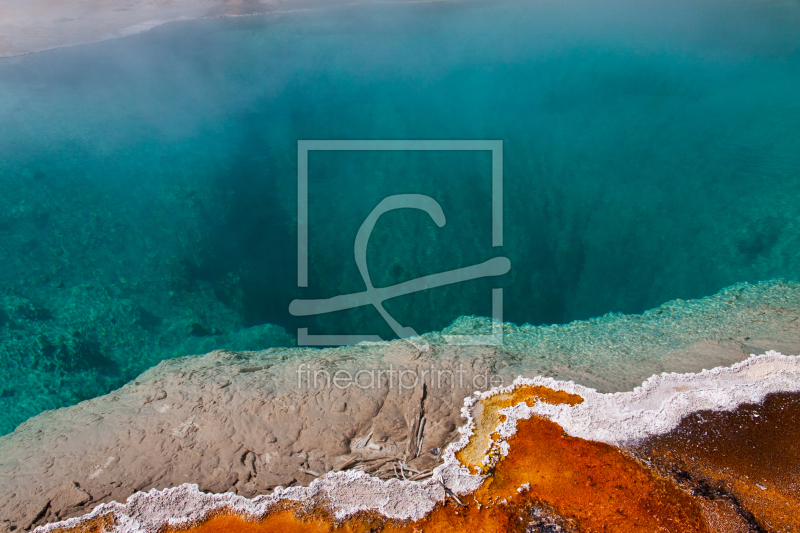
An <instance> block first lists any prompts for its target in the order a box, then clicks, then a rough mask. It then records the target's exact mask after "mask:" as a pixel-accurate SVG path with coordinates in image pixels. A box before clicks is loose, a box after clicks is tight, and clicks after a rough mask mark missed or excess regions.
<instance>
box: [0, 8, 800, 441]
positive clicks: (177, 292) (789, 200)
mask: <svg viewBox="0 0 800 533" xmlns="http://www.w3.org/2000/svg"><path fill="white" fill-rule="evenodd" d="M798 94H800V3H798V2H797V1H782V2H762V1H718V0H696V1H680V2H663V1H645V2H641V1H638V2H627V1H622V0H616V1H613V2H608V1H602V2H601V1H584V0H569V1H558V2H555V1H537V2H497V3H491V4H489V3H483V2H463V3H433V4H411V5H403V4H383V5H360V6H351V7H348V8H342V9H322V10H318V11H308V12H298V13H285V14H277V15H270V16H264V17H262V16H258V17H248V18H236V19H216V20H203V21H192V22H180V23H170V24H166V25H164V26H161V27H158V28H155V29H154V30H151V31H149V32H146V33H144V34H141V35H136V36H133V37H128V38H124V39H118V40H113V41H107V42H103V43H99V44H94V45H87V46H79V47H73V48H67V49H60V50H53V51H50V52H45V53H38V54H32V55H28V56H21V57H18V58H9V59H3V60H0V339H2V360H3V365H2V366H3V368H2V369H1V370H0V381H1V382H2V383H0V404H2V407H3V409H2V410H3V413H4V414H3V416H2V420H0V432H8V431H10V430H12V429H13V427H14V426H15V425H16V424H18V423H19V422H21V421H23V420H25V419H26V418H27V417H29V416H32V415H35V414H37V413H39V412H41V411H42V410H43V409H49V408H55V407H60V406H64V405H69V404H72V403H75V402H77V401H80V400H81V399H85V398H89V397H93V396H96V395H98V394H102V393H104V392H107V391H108V390H111V389H112V388H114V387H117V386H119V385H120V384H122V383H124V382H125V381H127V380H129V379H132V378H133V377H134V376H135V375H136V374H137V373H139V372H141V371H142V370H143V369H145V368H147V367H149V366H152V365H153V364H156V363H157V362H158V361H160V360H162V359H164V358H167V357H175V356H181V355H187V354H192V353H203V352H206V351H209V350H212V349H215V348H231V349H240V350H246V349H253V350H254V349H259V348H264V347H268V346H279V345H291V344H292V343H293V342H294V339H293V336H294V334H295V332H296V328H298V327H308V328H309V331H310V332H311V333H335V334H377V335H381V336H383V337H384V338H391V337H392V335H393V333H392V331H391V329H390V328H389V326H388V325H387V324H386V323H385V322H384V321H383V319H381V317H380V316H379V314H378V312H377V311H376V310H375V309H374V308H372V307H362V308H359V309H354V310H349V311H341V312H338V313H333V314H330V315H322V316H319V317H316V318H313V317H312V318H298V317H293V316H291V315H290V314H289V313H288V305H289V302H290V301H291V300H292V299H294V298H322V297H331V296H335V295H337V294H343V293H350V292H358V291H361V290H363V289H364V285H363V281H362V280H361V277H360V276H359V274H358V270H357V268H356V265H355V261H354V258H353V239H354V237H355V233H356V231H357V230H358V227H359V226H360V224H361V223H362V222H363V220H364V218H365V217H366V216H367V214H369V212H370V211H371V210H372V209H373V208H374V207H375V205H376V204H377V203H378V202H379V201H380V200H381V199H382V198H384V197H386V196H388V195H390V194H399V193H419V194H426V195H429V196H431V197H433V198H434V199H436V200H437V201H438V202H439V203H440V205H441V206H442V208H443V210H444V213H445V215H446V217H447V224H446V225H445V226H444V227H443V228H437V227H436V226H435V225H434V224H433V222H432V221H431V220H430V218H428V216H427V215H425V214H424V213H422V212H420V211H410V210H404V211H395V212H392V213H389V214H387V215H385V216H384V217H382V218H381V220H380V222H379V223H378V226H377V227H376V230H375V232H374V233H373V235H372V238H371V240H370V247H369V250H368V264H369V269H370V274H371V276H372V279H373V282H374V284H375V285H376V286H378V287H381V286H386V285H391V284H394V283H397V282H400V281H405V280H408V279H412V278H416V277H419V276H423V275H427V274H431V273H435V272H440V271H444V270H449V269H453V268H459V267H465V266H468V265H471V264H475V263H479V262H481V261H484V260H486V259H489V258H491V257H494V256H497V255H505V256H507V257H508V258H510V259H511V262H512V270H511V272H510V273H509V274H506V275H505V276H503V277H501V278H496V279H483V280H478V281H473V282H469V283H464V284H460V285H452V286H447V287H442V288H438V289H433V290H429V291H424V292H419V293H416V294H412V295H407V296H403V297H400V298H397V299H395V300H391V301H387V302H386V304H385V305H386V309H387V310H388V311H389V312H390V313H391V314H392V316H393V317H394V318H396V319H397V320H398V321H399V322H400V323H401V324H402V325H404V326H411V327H413V328H415V329H416V331H418V332H420V333H422V332H425V331H433V330H439V329H442V328H444V327H446V326H447V325H449V324H450V323H451V322H452V321H453V320H454V319H456V318H457V317H458V316H460V315H469V314H476V315H484V316H486V315H489V314H490V313H491V298H490V289H491V288H492V287H503V288H504V300H505V302H504V304H505V305H504V318H505V320H507V321H512V322H516V323H525V322H528V323H532V324H550V323H566V322H569V321H572V320H576V319H585V318H589V317H594V316H599V315H603V314H605V313H608V312H623V313H637V312H642V311H644V310H646V309H648V308H652V307H655V306H657V305H659V304H661V303H662V302H665V301H667V300H671V299H675V298H684V299H686V298H698V297H702V296H706V295H709V294H713V293H715V292H717V291H718V290H720V289H721V288H723V287H726V286H729V285H732V284H734V283H736V282H740V281H758V280H765V279H773V278H788V279H797V278H798V273H800V237H799V236H798V229H800V204H798V201H797V199H798V196H800V135H798V132H800V99H798V98H797V95H798ZM298 139H500V140H502V141H503V143H504V160H505V165H504V184H505V215H504V219H505V235H504V246H503V247H502V248H494V249H493V248H492V247H491V183H490V177H491V157H490V155H489V154H488V153H487V152H472V153H465V152H394V153H390V152H371V153H366V152H315V153H312V155H311V156H310V159H309V287H308V288H307V289H298V288H297V273H296V269H297V250H296V239H297V234H296V220H297V219H296V217H297V212H296V209H297V204H296V202H297V191H296V187H297V182H296V178H297V141H298ZM275 326H280V327H283V328H286V330H287V332H284V331H283V330H281V329H280V327H275Z"/></svg>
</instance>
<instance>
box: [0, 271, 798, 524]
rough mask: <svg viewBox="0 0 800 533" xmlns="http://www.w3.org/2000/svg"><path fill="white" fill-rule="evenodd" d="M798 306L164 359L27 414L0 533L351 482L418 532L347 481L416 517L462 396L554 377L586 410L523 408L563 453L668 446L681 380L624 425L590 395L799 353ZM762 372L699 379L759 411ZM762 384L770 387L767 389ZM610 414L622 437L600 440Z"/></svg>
mask: <svg viewBox="0 0 800 533" xmlns="http://www.w3.org/2000/svg"><path fill="white" fill-rule="evenodd" d="M797 292H798V291H797V287H795V286H794V285H790V284H781V283H777V284H770V285H759V286H744V287H738V288H735V289H730V290H726V291H723V292H721V293H720V294H718V295H715V296H714V297H710V298H706V299H703V300H698V301H693V302H677V303H676V302H670V303H668V304H665V305H664V306H662V307H661V308H659V309H656V310H653V311H648V312H647V313H645V314H644V315H632V316H614V317H611V318H603V319H595V320H592V321H587V322H580V323H573V324H570V325H566V326H551V327H529V326H523V327H516V326H513V325H507V326H506V333H507V335H506V343H505V344H504V345H502V346H495V347H492V346H454V345H447V344H444V340H445V338H444V337H443V336H442V335H440V334H432V335H427V336H426V339H427V340H428V341H429V343H430V344H429V345H428V349H419V348H418V347H416V346H414V345H412V344H410V343H408V342H406V341H395V342H392V343H388V344H373V345H359V346H351V347H342V348H337V349H327V350H316V349H300V348H288V349H283V348H281V349H271V350H267V351H262V352H246V353H234V352H223V351H217V352H212V353H209V354H206V355H201V356H190V357H184V358H180V359H174V360H170V361H165V362H163V363H161V364H159V365H158V366H156V367H154V368H152V369H150V370H148V371H147V372H145V373H144V374H142V375H141V376H140V377H139V378H137V379H136V380H135V381H134V382H131V383H129V384H127V385H126V386H124V387H122V388H121V389H119V390H117V391H115V392H113V393H111V394H109V395H106V396H103V397H100V398H96V399H93V400H89V401H85V402H82V403H80V404H78V405H76V406H73V407H69V408H64V409H59V410H57V411H49V412H45V413H42V414H41V415H39V416H37V417H34V418H32V419H30V420H29V421H27V422H26V423H24V424H22V425H21V426H20V427H18V428H17V430H16V431H15V432H14V433H12V434H10V435H7V436H5V437H2V438H0V494H2V495H3V500H4V502H3V505H2V506H0V531H14V530H20V529H31V528H32V527H35V526H40V525H43V524H46V523H53V522H57V521H59V520H64V519H66V518H69V517H77V516H80V515H84V514H85V513H87V512H89V511H91V510H92V509H93V508H95V507H96V506H97V505H98V504H101V503H107V502H112V501H117V502H125V501H126V500H127V499H128V498H129V497H130V496H132V495H133V494H134V493H136V492H139V491H150V490H151V489H158V490H162V489H166V488H170V487H179V486H181V485H183V484H186V483H193V484H197V486H198V488H199V490H200V491H202V492H207V493H217V494H221V493H231V495H229V497H233V496H234V495H241V496H243V497H247V498H252V497H255V496H258V495H269V496H270V497H277V496H279V495H280V494H282V493H283V491H300V492H297V493H296V494H297V495H298V496H297V498H299V499H302V495H303V494H306V493H304V492H302V490H305V489H302V487H307V486H309V485H310V484H311V483H312V482H313V481H314V480H316V479H318V478H320V477H324V476H325V474H326V473H328V472H332V471H333V472H340V473H338V474H333V475H334V476H344V477H346V478H347V479H351V478H352V479H351V481H353V482H356V481H357V483H356V485H351V486H357V485H358V486H361V485H363V486H361V488H360V489H359V490H360V491H361V492H366V493H375V492H379V493H382V494H383V498H384V499H383V500H382V501H383V504H381V505H378V506H377V507H375V509H376V510H378V511H380V512H382V513H383V514H385V515H387V516H397V517H402V516H406V517H409V518H416V517H417V514H418V513H419V512H421V511H420V510H424V508H423V507H420V508H419V509H417V510H414V509H413V508H409V507H403V506H402V505H400V504H399V503H398V501H397V500H396V498H394V497H393V495H392V491H388V492H387V491H385V490H383V489H381V490H377V489H376V487H378V486H377V485H376V486H373V485H374V483H375V482H376V481H375V479H372V478H366V476H363V474H362V473H361V472H366V473H368V474H370V475H371V476H373V478H377V479H382V480H390V479H393V478H394V479H398V480H404V479H409V480H415V479H417V480H419V481H422V482H423V484H422V485H418V486H417V487H416V488H414V489H413V490H414V491H417V490H421V491H423V492H424V493H425V494H426V496H425V497H424V498H423V499H424V500H427V501H428V502H430V505H433V504H434V503H435V502H437V501H440V500H441V499H442V498H444V492H443V490H444V489H442V487H441V484H439V485H437V484H436V483H438V481H436V480H435V479H434V478H433V476H432V472H431V471H432V470H433V469H434V468H436V467H437V465H442V464H443V462H444V461H445V459H446V457H447V454H448V453H450V454H452V450H451V451H450V452H448V451H447V450H448V448H447V446H448V444H450V443H453V442H456V441H458V440H459V439H462V438H463V435H462V434H461V433H459V428H462V429H463V427H464V423H465V420H464V418H463V417H462V414H466V413H462V409H463V408H464V399H465V398H473V399H474V398H475V397H474V396H473V393H474V392H475V391H476V390H477V391H486V390H488V389H489V388H490V387H491V386H492V385H495V386H496V385H504V386H508V385H510V384H511V383H512V382H514V380H515V379H517V378H518V377H519V376H523V377H526V378H535V379H537V380H545V381H547V383H545V382H544V381H543V382H542V383H538V382H537V383H538V384H539V385H547V386H549V387H551V388H553V387H555V388H556V389H559V390H566V389H564V387H567V385H564V386H563V387H562V386H558V387H556V385H555V384H554V383H555V382H554V379H557V380H560V382H559V383H567V382H570V381H571V382H573V383H572V384H569V385H568V387H572V389H570V390H569V391H567V392H570V391H571V392H572V393H576V394H579V395H581V396H582V397H585V398H586V399H587V400H588V401H587V405H589V404H591V405H602V409H601V410H600V411H598V410H597V409H594V410H592V409H589V408H588V407H587V406H583V407H582V406H581V405H577V406H575V408H574V409H573V410H570V409H567V407H566V406H564V405H556V404H548V403H546V402H544V403H542V402H540V403H537V404H535V405H534V406H531V407H529V408H526V409H529V410H530V413H529V415H531V414H537V415H540V416H545V417H551V418H552V419H553V420H554V421H555V422H557V423H558V424H563V425H564V429H565V430H566V432H567V433H568V434H574V435H577V437H570V438H579V437H585V438H589V439H594V440H595V441H598V444H600V441H603V442H605V443H613V444H617V443H625V442H628V441H630V440H631V432H633V433H632V434H633V436H634V437H642V436H646V435H649V434H653V433H658V432H659V431H660V432H663V431H669V430H670V429H671V428H674V427H675V426H676V425H677V424H678V423H679V422H680V418H681V416H683V414H682V413H684V411H686V408H687V406H688V412H692V411H693V410H697V409H701V410H702V409H716V408H718V407H715V405H711V404H709V403H708V401H709V397H708V396H707V395H704V393H703V392H702V390H700V391H698V390H694V389H692V385H691V383H688V384H684V385H683V386H684V387H688V389H686V390H687V391H688V392H686V394H683V395H682V396H680V397H678V399H673V400H670V401H672V402H678V403H675V404H674V407H676V409H677V410H673V411H674V412H673V414H672V415H670V416H667V417H655V418H654V417H652V416H651V415H648V414H647V413H645V414H644V415H642V416H640V417H638V418H635V420H634V419H633V418H630V412H627V411H626V409H625V407H624V405H622V404H621V403H619V401H620V400H621V399H624V398H622V397H621V396H620V395H603V394H600V393H612V392H615V391H631V390H632V389H634V387H638V386H641V385H642V383H643V382H644V381H645V380H648V378H650V377H651V376H654V375H658V374H661V373H662V372H681V373H685V372H700V371H701V370H703V369H706V368H715V367H728V366H730V365H733V364H735V363H737V362H741V361H744V360H746V359H747V358H748V357H749V355H750V354H760V353H764V352H766V351H767V350H770V349H776V350H779V351H781V352H782V353H800V334H799V333H800V332H799V330H798V328H800V320H798V306H797V305H795V302H794V300H795V299H796V298H797ZM762 300H764V301H762ZM735 302H740V303H741V302H744V305H740V304H738V303H735ZM770 302H772V303H770ZM712 318H713V320H712ZM687 324H688V325H691V324H696V326H695V327H691V326H689V327H687ZM712 324H713V326H712ZM481 325H482V322H481V320H480V319H470V318H464V319H461V320H459V321H457V322H456V324H454V326H453V327H452V328H449V330H446V332H444V333H449V334H454V333H461V334H463V333H465V332H469V331H473V330H476V329H480V327H481ZM582 355H583V357H582ZM781 361H782V360H781ZM774 363H775V364H774V365H773V366H774V367H775V368H772V370H770V371H769V372H766V374H765V373H764V372H762V371H763V370H764V368H765V367H764V366H758V367H752V368H751V367H750V366H748V364H749V363H746V364H744V366H743V367H742V368H741V369H740V370H737V371H736V372H735V373H734V374H735V375H734V374H730V371H723V370H715V371H713V372H710V373H707V374H708V376H707V377H708V379H710V380H711V381H709V383H712V382H713V385H714V387H722V389H724V390H727V391H728V393H729V395H728V396H726V397H725V398H723V400H724V401H725V402H728V403H729V404H731V405H734V404H736V403H737V402H751V401H760V397H759V394H761V392H759V391H757V390H755V389H748V386H746V383H745V384H744V385H743V383H744V381H747V380H757V379H768V378H769V375H770V372H773V371H774V372H778V373H780V372H783V370H781V368H782V367H781V368H779V367H780V365H781V364H783V363H780V361H778V362H774ZM737 368H738V367H737ZM784 370H785V369H784ZM379 371H380V372H383V374H382V375H378V372H379ZM390 371H391V372H394V374H391V376H392V377H391V380H392V382H391V383H389V379H390V378H389V374H387V372H390ZM337 372H340V374H339V375H340V376H345V375H349V376H351V377H356V378H357V379H358V380H359V385H358V386H355V385H353V384H352V383H350V385H349V386H343V385H347V381H346V380H345V381H341V380H340V382H339V385H340V386H336V385H335V384H334V382H333V381H334V380H333V378H334V377H335V376H336V375H337V374H336V373H337ZM342 372H344V373H349V374H342ZM358 372H361V374H358ZM726 372H727V373H726ZM759 372H761V374H759ZM401 373H404V374H402V376H401ZM357 374H358V375H357ZM704 375H705V374H704ZM781 375H783V376H784V378H782V379H784V381H785V378H786V374H785V373H784V374H781ZM325 376H331V378H332V379H331V382H328V381H326V377H325ZM376 376H377V377H378V379H375V378H376ZM537 376H539V377H537ZM737 376H739V377H737ZM742 376H744V377H742ZM314 377H316V378H317V380H318V382H317V384H316V386H314V383H313V379H314ZM739 378H741V379H743V380H744V381H742V383H740V382H739V381H737V379H739ZM400 379H402V380H403V381H402V386H401V385H400V384H399V382H398V381H399V380H400ZM741 379H740V381H741ZM676 380H677V381H680V378H675V377H669V376H657V377H655V378H653V379H650V380H649V381H648V382H647V384H646V385H645V387H643V388H641V389H638V392H634V393H628V394H632V395H633V396H632V397H631V398H633V399H635V400H636V401H637V402H639V403H638V404H637V405H638V406H639V407H637V409H638V408H641V409H643V410H644V411H649V412H651V413H652V412H656V411H657V410H656V411H653V410H652V409H651V408H652V407H653V406H649V407H648V405H649V404H648V402H650V401H651V400H652V399H653V398H657V400H652V401H654V402H655V403H659V402H663V401H665V398H666V399H669V398H672V396H670V394H668V392H669V390H673V389H675V387H676V385H675V383H674V382H676ZM690 381H691V380H690ZM790 381H791V380H790ZM771 382H773V384H774V385H775V386H777V387H778V388H781V387H782V385H781V384H782V383H783V381H780V380H778V381H775V380H772V381H771ZM578 384H580V385H578ZM679 385H680V384H679ZM590 388H591V389H595V390H596V392H595V391H592V390H590ZM784 388H785V387H784ZM573 389H574V390H573ZM759 390H760V389H759ZM642 391H644V393H643V392H642ZM648 391H649V392H648ZM665 391H666V392H665ZM748 391H749V392H748ZM762 392H763V391H762ZM772 392H774V391H772ZM728 393H726V394H728ZM623 396H624V395H623ZM761 396H763V394H761ZM615 398H616V399H615ZM625 398H627V396H625ZM714 398H717V397H716V396H713V395H712V399H714ZM470 401H474V400H470ZM604 402H605V403H604ZM681 402H683V403H681ZM623 403H624V402H623ZM659 405H660V403H659ZM670 405H671V404H670ZM726 405H727V404H726ZM681 409H684V411H681ZM675 413H677V414H675ZM626 416H628V417H629V418H630V420H628V421H627V422H625V423H624V424H623V427H624V428H625V429H626V431H627V433H626V432H621V433H620V432H614V431H611V430H609V429H608V427H613V426H614V424H617V425H619V424H620V420H623V421H624V420H625V417H626ZM648 417H650V418H648ZM631 420H633V421H634V422H636V423H635V424H634V423H630V422H631ZM587 421H589V422H591V423H590V424H589V425H586V422H587ZM664 421H667V423H666V425H665V422H664ZM555 422H551V424H553V425H554V426H555ZM609 424H610V426H609ZM555 427H558V426H555ZM652 428H656V429H658V431H651V430H652ZM568 436H569V435H568ZM615 439H616V440H615ZM603 446H612V445H611V444H603ZM451 466H453V465H452V464H451ZM467 474H468V475H466V476H465V475H464V472H460V471H458V469H456V470H449V471H440V472H439V475H438V480H439V481H444V482H445V484H447V486H448V487H449V488H450V489H451V490H453V491H454V492H455V493H459V492H461V491H462V490H464V491H469V490H472V489H474V487H475V483H478V482H479V479H478V478H477V477H474V475H475V474H474V473H469V472H467ZM471 476H472V477H471ZM344 477H343V478H342V479H344ZM320 483H323V484H330V483H333V484H334V485H335V486H341V484H340V483H338V482H337V481H336V479H335V477H334V478H331V477H328V478H325V479H324V480H320V481H319V482H318V484H317V485H316V488H315V489H314V490H317V491H323V492H325V491H328V492H329V493H330V491H329V490H328V489H329V488H330V487H328V486H327V485H324V486H323V485H320ZM397 483H399V481H398V482H397ZM426 483H427V484H426ZM359 484H361V485H359ZM278 486H280V487H283V488H281V489H278V490H276V487H278ZM380 486H381V487H382V486H383V485H380ZM325 487H328V488H325ZM378 488H379V487H378ZM323 489H325V490H323ZM181 490H186V489H181ZM381 491H383V492H381ZM276 493H278V494H277V495H276ZM338 494H339V496H337V497H340V498H342V499H341V501H342V502H347V501H350V502H351V503H352V502H353V501H355V500H353V498H354V497H355V496H353V494H348V493H341V492H340V493H338ZM415 494H416V493H415ZM356 496H357V495H356ZM348 498H349V500H348ZM357 499H358V498H357V497H356V500H357ZM347 505H349V504H347ZM347 505H345V504H344V503H343V506H344V507H347ZM414 513H417V514H414Z"/></svg>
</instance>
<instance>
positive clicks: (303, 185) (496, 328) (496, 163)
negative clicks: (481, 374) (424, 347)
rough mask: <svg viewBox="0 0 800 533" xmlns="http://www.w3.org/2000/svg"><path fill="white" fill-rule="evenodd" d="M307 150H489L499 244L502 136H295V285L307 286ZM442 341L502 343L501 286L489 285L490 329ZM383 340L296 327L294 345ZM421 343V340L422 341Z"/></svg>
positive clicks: (495, 237) (494, 228)
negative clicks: (490, 303) (490, 299)
mask: <svg viewBox="0 0 800 533" xmlns="http://www.w3.org/2000/svg"><path fill="white" fill-rule="evenodd" d="M310 151H481V152H485V151H489V152H491V153H492V247H493V248H496V247H500V246H503V141H502V140H298V141H297V287H298V288H305V287H308V152H310ZM443 337H444V338H445V342H446V344H450V345H462V346H464V345H466V346H486V345H488V346H497V345H501V344H503V289H502V288H493V289H492V333H491V334H489V335H443ZM360 342H373V343H384V342H386V341H383V339H381V338H380V337H379V336H377V335H310V334H309V333H308V328H298V329H297V345H298V346H343V345H353V344H358V343H360ZM423 344H424V341H423Z"/></svg>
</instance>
